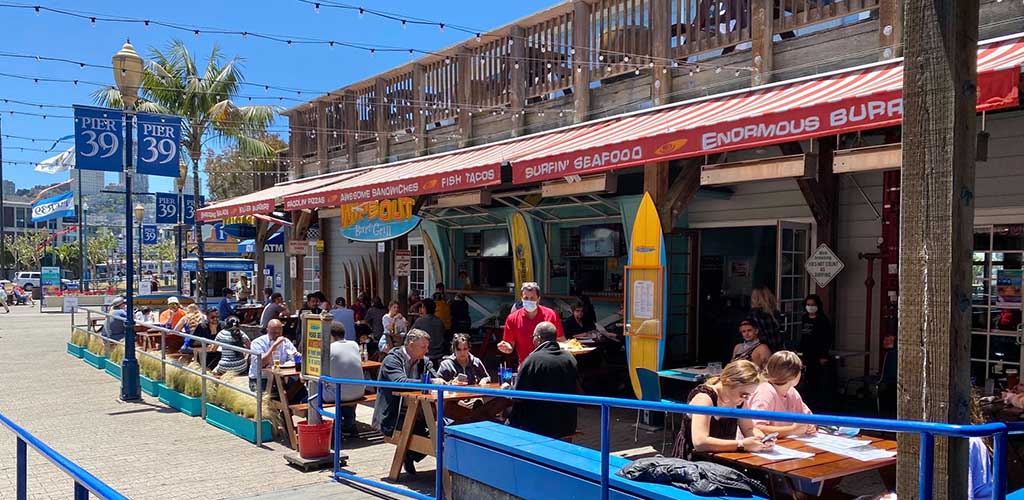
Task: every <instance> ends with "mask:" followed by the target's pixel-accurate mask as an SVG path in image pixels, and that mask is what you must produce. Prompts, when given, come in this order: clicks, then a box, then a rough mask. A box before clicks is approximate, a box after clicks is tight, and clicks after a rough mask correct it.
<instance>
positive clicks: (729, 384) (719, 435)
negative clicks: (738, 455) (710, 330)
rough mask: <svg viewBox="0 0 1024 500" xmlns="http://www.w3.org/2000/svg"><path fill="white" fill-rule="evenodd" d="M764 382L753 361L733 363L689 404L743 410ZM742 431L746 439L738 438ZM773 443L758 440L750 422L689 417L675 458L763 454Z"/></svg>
mask: <svg viewBox="0 0 1024 500" xmlns="http://www.w3.org/2000/svg"><path fill="white" fill-rule="evenodd" d="M759 381H760V379H759V378H758V370H757V366H756V365H754V363H751V362H750V361H744V360H740V361H733V362H732V363H729V364H728V365H726V366H725V368H723V369H722V373H721V375H719V376H717V377H711V378H709V379H708V380H707V381H705V382H704V383H703V384H701V385H699V386H697V387H696V388H695V389H694V390H692V391H690V395H689V396H688V397H687V398H686V399H687V403H689V404H691V405H694V406H710V407H721V408H739V407H741V406H743V403H744V402H745V401H746V400H747V398H748V397H749V396H750V393H751V392H753V391H754V389H756V388H757V384H758V382H759ZM737 430H739V431H740V433H741V435H742V436H744V437H743V438H737V433H736V431H737ZM772 446H773V442H771V441H769V442H767V443H762V442H761V438H760V437H756V436H754V426H753V423H752V422H751V421H750V420H746V419H736V418H727V417H712V416H710V415H697V414H685V415H683V428H682V430H681V431H679V435H678V436H676V443H675V446H674V448H673V450H672V455H673V456H675V457H682V458H686V459H690V457H691V455H692V454H693V452H695V451H698V452H716V451H737V450H739V451H761V450H767V449H771V447H772Z"/></svg>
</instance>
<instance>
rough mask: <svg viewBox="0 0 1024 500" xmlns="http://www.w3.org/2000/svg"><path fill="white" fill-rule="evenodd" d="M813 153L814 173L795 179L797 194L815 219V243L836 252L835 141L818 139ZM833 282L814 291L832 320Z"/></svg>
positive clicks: (833, 315) (837, 213)
mask: <svg viewBox="0 0 1024 500" xmlns="http://www.w3.org/2000/svg"><path fill="white" fill-rule="evenodd" d="M816 141H817V148H815V153H816V154H817V155H818V160H817V170H816V172H815V177H814V178H813V179H797V181H796V183H797V185H798V186H800V192H801V193H803V195H804V201H806V202H807V207H808V208H810V209H811V215H812V216H813V217H814V224H815V230H816V239H817V242H818V244H819V245H820V244H822V243H824V244H826V245H828V247H829V248H831V249H832V251H834V252H835V251H838V248H837V247H836V243H837V239H838V237H839V231H838V224H836V221H837V220H838V218H839V192H838V183H837V182H836V176H835V174H834V173H833V172H832V164H833V162H832V160H833V156H832V153H833V151H835V146H836V141H835V137H831V136H829V137H824V138H821V139H817V140H816ZM834 283H835V281H833V282H832V283H830V284H829V286H827V287H817V290H816V293H817V294H818V296H820V297H821V301H822V306H823V309H824V310H823V311H822V312H824V313H825V314H826V315H828V316H829V317H831V318H834V317H836V316H835V314H836V311H835V305H836V300H835V298H836V297H835V288H836V287H835V286H833V284H834Z"/></svg>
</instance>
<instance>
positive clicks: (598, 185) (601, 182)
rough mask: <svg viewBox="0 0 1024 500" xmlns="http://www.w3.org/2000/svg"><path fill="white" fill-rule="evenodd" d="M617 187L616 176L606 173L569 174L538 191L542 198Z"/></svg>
mask: <svg viewBox="0 0 1024 500" xmlns="http://www.w3.org/2000/svg"><path fill="white" fill-rule="evenodd" d="M666 170H667V169H666ZM617 189H618V176H616V175H615V174H614V173H607V174H597V175H588V176H586V177H580V176H578V175H570V176H567V177H566V178H565V179H560V180H557V181H548V182H545V183H543V184H541V186H540V193H541V196H543V197H544V198H556V197H561V196H574V195H580V194H590V193H615V191H616V190H617Z"/></svg>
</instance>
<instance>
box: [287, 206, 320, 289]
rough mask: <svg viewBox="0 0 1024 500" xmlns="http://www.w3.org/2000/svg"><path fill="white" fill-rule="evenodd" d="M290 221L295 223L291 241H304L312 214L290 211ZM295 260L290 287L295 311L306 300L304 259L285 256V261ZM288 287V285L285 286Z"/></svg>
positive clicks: (298, 256) (299, 256)
mask: <svg viewBox="0 0 1024 500" xmlns="http://www.w3.org/2000/svg"><path fill="white" fill-rule="evenodd" d="M292 220H293V221H295V222H294V225H293V226H292V240H293V241H306V232H307V231H308V230H309V226H310V224H312V223H313V214H311V213H309V212H304V211H302V210H294V211H292ZM287 249H288V246H287V244H285V250H286V251H287ZM292 258H294V259H295V274H294V275H293V276H291V281H292V282H291V283H290V285H291V287H292V297H291V298H292V304H291V305H293V306H297V307H295V308H296V309H297V308H298V307H301V306H302V303H303V302H304V301H305V300H306V297H305V294H304V293H303V292H304V290H303V286H302V283H303V278H304V277H305V269H306V262H305V260H306V259H305V258H304V257H303V256H301V255H297V256H294V257H292V256H291V255H288V254H287V253H286V254H285V259H286V260H288V259H292ZM285 265H286V266H288V265H290V262H285ZM285 286H288V285H285Z"/></svg>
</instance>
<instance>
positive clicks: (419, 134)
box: [412, 64, 429, 156]
mask: <svg viewBox="0 0 1024 500" xmlns="http://www.w3.org/2000/svg"><path fill="white" fill-rule="evenodd" d="M424 80H425V78H424V69H423V65H422V64H414V65H413V67H412V99H413V103H412V123H413V133H414V134H416V156H423V155H425V154H427V143H428V142H429V141H428V140H427V116H426V115H424V114H423V109H424V108H425V106H424V105H423V103H424V102H426V101H427V91H426V89H425V88H424V85H426V83H425V82H424Z"/></svg>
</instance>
